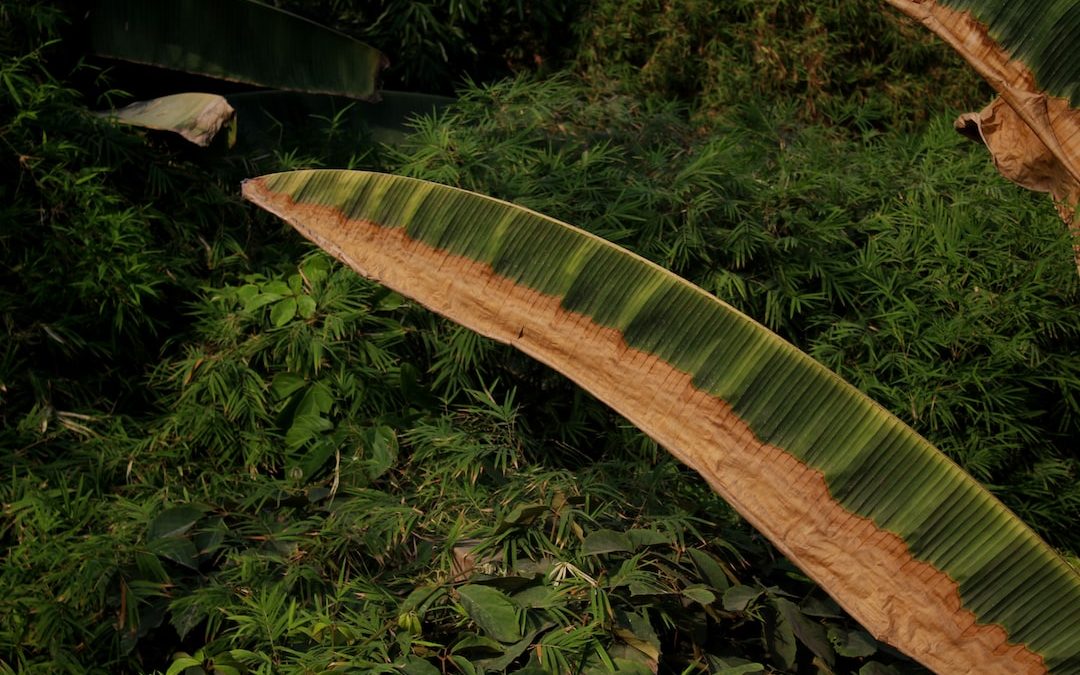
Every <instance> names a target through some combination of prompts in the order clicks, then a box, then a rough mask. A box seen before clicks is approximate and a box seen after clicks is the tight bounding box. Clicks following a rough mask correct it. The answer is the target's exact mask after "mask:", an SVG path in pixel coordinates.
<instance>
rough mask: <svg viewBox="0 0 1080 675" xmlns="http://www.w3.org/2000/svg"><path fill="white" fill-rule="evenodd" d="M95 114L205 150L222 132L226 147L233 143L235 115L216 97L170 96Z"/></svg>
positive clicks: (226, 103) (199, 95)
mask: <svg viewBox="0 0 1080 675" xmlns="http://www.w3.org/2000/svg"><path fill="white" fill-rule="evenodd" d="M98 114H99V115H101V116H103V117H107V118H109V119H113V120H116V121H117V122H120V123H123V124H130V125H132V126H136V127H142V128H144V129H157V130H160V131H172V132H174V133H177V134H180V135H181V136H183V137H184V138H186V139H187V140H189V141H191V142H192V143H194V144H195V145H199V146H202V147H204V148H205V147H206V146H208V145H210V142H211V141H213V140H214V137H215V136H217V134H218V132H219V131H221V129H222V128H225V129H227V130H228V145H229V147H232V146H233V145H234V144H235V143H236V111H235V110H233V107H232V106H231V105H229V102H228V101H226V100H225V98H224V97H222V96H218V95H217V94H202V93H187V94H173V95H172V96H162V97H161V98H155V99H151V100H149V101H136V102H135V103H132V104H130V105H126V106H124V107H123V108H120V109H118V110H111V111H106V112H102V113H98Z"/></svg>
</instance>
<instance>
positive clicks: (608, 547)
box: [581, 530, 634, 555]
mask: <svg viewBox="0 0 1080 675" xmlns="http://www.w3.org/2000/svg"><path fill="white" fill-rule="evenodd" d="M633 550H634V542H632V541H630V537H628V536H626V534H625V533H623V532H616V531H615V530H597V531H596V532H590V533H589V534H588V535H586V536H585V542H584V543H583V544H582V545H581V552H582V553H583V554H584V555H601V554H603V553H614V552H616V551H627V552H633Z"/></svg>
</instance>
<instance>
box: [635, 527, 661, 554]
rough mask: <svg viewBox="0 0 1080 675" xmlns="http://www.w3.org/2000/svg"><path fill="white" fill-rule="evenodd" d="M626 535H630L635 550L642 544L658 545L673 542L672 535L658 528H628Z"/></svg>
mask: <svg viewBox="0 0 1080 675" xmlns="http://www.w3.org/2000/svg"><path fill="white" fill-rule="evenodd" d="M626 536H628V537H630V543H631V544H633V546H634V550H637V549H639V548H641V547H642V546H658V545H660V544H670V543H671V535H668V534H664V533H663V532H660V531H658V530H645V529H640V528H634V529H631V530H627V531H626Z"/></svg>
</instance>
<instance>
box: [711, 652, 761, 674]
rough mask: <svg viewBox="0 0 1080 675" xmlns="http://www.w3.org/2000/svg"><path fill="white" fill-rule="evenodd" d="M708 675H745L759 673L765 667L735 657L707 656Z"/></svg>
mask: <svg viewBox="0 0 1080 675" xmlns="http://www.w3.org/2000/svg"><path fill="white" fill-rule="evenodd" d="M708 660H709V675H745V674H746V673H760V672H762V671H764V670H765V666H763V665H761V664H760V663H752V662H750V661H747V660H746V659H740V658H737V657H724V658H720V657H716V656H709V657H708Z"/></svg>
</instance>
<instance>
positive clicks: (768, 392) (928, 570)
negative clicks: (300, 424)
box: [243, 170, 1080, 673]
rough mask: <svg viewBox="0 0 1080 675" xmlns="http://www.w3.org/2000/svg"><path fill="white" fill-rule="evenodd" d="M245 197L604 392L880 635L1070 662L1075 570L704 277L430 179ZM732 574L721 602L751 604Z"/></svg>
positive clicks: (286, 184) (1079, 606) (343, 180)
mask: <svg viewBox="0 0 1080 675" xmlns="http://www.w3.org/2000/svg"><path fill="white" fill-rule="evenodd" d="M243 190H244V194H245V196H246V197H247V198H248V199H250V200H252V201H254V202H256V203H257V204H259V205H261V206H263V207H264V208H267V209H269V210H270V211H272V212H274V213H277V214H279V215H281V216H282V217H284V218H286V220H288V221H289V222H290V223H291V224H293V226H295V227H296V228H297V229H298V230H299V231H300V232H301V233H303V234H304V235H305V236H307V237H309V238H310V239H312V240H313V241H315V242H316V243H318V244H319V245H320V246H322V247H323V248H324V249H325V250H327V251H329V252H330V253H332V254H334V255H335V256H337V257H338V258H339V259H341V260H342V261H344V262H347V263H348V264H349V265H351V266H352V267H353V268H354V269H356V270H357V271H359V272H361V273H363V274H366V275H368V276H370V277H372V278H375V279H377V280H379V281H380V282H381V283H383V284H384V285H385V286H387V287H389V288H391V289H393V290H395V291H397V292H399V293H401V294H402V295H405V296H406V297H410V298H413V299H416V300H417V301H418V302H420V303H421V304H423V305H425V306H427V307H429V308H431V309H433V310H435V311H437V312H439V313H441V314H443V315H445V316H448V317H449V318H451V319H453V320H455V321H457V322H459V323H462V324H463V325H465V326H467V327H470V328H472V329H473V330H476V331H478V332H480V333H482V334H484V335H487V336H489V337H492V338H494V339H496V340H499V341H502V342H506V343H508V344H511V345H514V346H516V347H518V348H519V349H521V350H522V351H524V352H525V353H527V354H530V355H532V356H534V357H536V358H538V359H539V360H541V361H542V362H544V363H547V364H549V365H551V366H553V367H555V368H557V369H558V370H560V371H561V372H563V373H564V374H565V375H567V376H568V377H570V378H571V379H572V380H574V381H575V382H577V383H578V384H580V385H581V386H583V387H584V388H585V389H586V390H588V391H589V392H591V393H593V394H594V395H596V396H597V397H598V398H600V399H601V400H603V401H605V402H607V403H608V404H609V405H611V406H612V407H613V408H614V409H615V410H616V411H618V412H619V413H621V414H622V415H624V416H626V417H627V418H628V419H629V420H630V421H631V422H633V423H634V424H636V425H638V426H639V427H640V428H642V429H643V430H644V431H646V432H647V433H648V434H649V435H650V436H652V437H653V439H655V440H656V441H657V442H658V443H659V444H660V445H662V446H663V447H665V448H667V449H668V450H670V451H671V452H672V453H673V454H674V455H675V456H676V457H677V458H679V459H680V460H681V461H683V462H684V463H686V464H687V465H689V466H690V467H692V468H693V469H695V470H696V471H698V472H699V473H700V474H701V475H702V476H703V477H704V478H705V480H706V481H707V482H708V483H709V485H710V486H711V487H712V488H713V489H714V490H716V491H717V492H718V493H719V494H721V495H722V496H724V497H725V498H726V499H728V500H729V501H730V502H731V503H732V505H733V506H734V507H735V508H736V509H737V510H738V511H740V512H741V513H742V514H743V515H744V516H745V517H746V518H747V519H748V520H749V521H750V522H751V523H753V524H754V525H755V526H756V527H757V528H759V529H760V530H761V531H762V532H763V533H764V534H765V535H767V536H768V537H769V538H770V539H772V540H773V541H774V542H775V543H776V544H777V545H778V547H779V548H780V549H781V550H782V551H783V552H784V553H785V554H786V555H788V556H789V557H790V559H791V560H792V561H793V562H794V563H795V564H797V565H798V566H800V567H801V568H802V569H803V571H804V572H805V573H806V574H807V575H808V576H809V577H811V578H812V579H814V580H815V581H817V582H818V583H820V584H821V585H822V586H823V587H824V588H825V589H826V590H827V591H828V592H829V593H830V594H831V595H832V596H833V597H834V598H836V599H837V600H838V601H839V602H840V604H841V605H843V606H844V608H845V609H847V610H848V611H849V612H851V613H852V614H853V615H854V616H855V617H856V618H857V619H858V620H860V621H861V622H863V624H864V626H866V628H867V629H868V630H869V632H871V633H872V634H874V635H875V636H877V637H878V638H879V639H882V640H884V641H886V642H890V643H891V644H894V645H896V646H897V647H899V648H901V649H903V650H905V651H907V652H908V653H909V654H910V655H911V656H913V657H915V658H917V659H919V660H920V661H922V662H923V663H925V664H926V665H928V666H930V667H931V668H935V669H937V670H939V671H947V672H954V671H955V672H980V673H991V672H1009V673H1011V672H1015V671H1016V670H1017V668H1018V664H1024V665H1023V668H1029V669H1030V670H1032V672H1039V671H1038V669H1039V668H1042V667H1044V666H1049V668H1050V669H1051V670H1053V669H1066V670H1067V669H1068V668H1070V667H1071V664H1076V663H1080V575H1078V574H1077V572H1076V571H1075V570H1073V569H1072V568H1070V567H1069V566H1068V565H1067V564H1066V563H1065V562H1064V561H1063V560H1062V559H1061V558H1060V557H1059V556H1058V555H1057V554H1056V553H1055V552H1054V551H1053V550H1052V549H1051V548H1050V547H1048V546H1047V545H1046V544H1045V543H1044V542H1042V541H1041V540H1040V539H1039V538H1038V536H1037V535H1035V533H1034V532H1032V531H1031V530H1030V529H1029V528H1027V527H1026V526H1025V525H1024V524H1023V523H1021V522H1020V521H1019V520H1018V519H1017V518H1016V517H1015V516H1014V515H1013V514H1012V513H1011V512H1009V511H1008V509H1006V508H1005V507H1004V506H1003V505H1002V504H1001V503H1000V502H999V501H998V500H997V499H995V498H994V497H993V496H992V495H991V494H990V493H989V492H987V491H986V490H985V489H984V488H982V487H981V486H980V485H979V484H978V483H977V482H976V481H975V480H974V479H972V478H971V477H970V476H968V475H966V474H965V473H964V472H963V471H962V470H961V469H960V468H959V467H958V466H956V465H955V464H954V463H953V462H951V461H950V460H949V459H947V458H946V457H945V456H944V455H942V454H941V453H940V452H939V451H937V450H936V449H935V448H934V447H933V446H931V445H930V444H929V443H928V442H927V441H926V440H925V439H923V438H922V437H920V436H919V435H918V434H917V433H915V432H914V431H913V430H912V429H911V428H910V427H908V426H906V425H905V424H904V423H903V422H901V421H900V420H899V419H897V418H896V417H895V416H893V415H892V414H890V413H889V412H887V411H886V410H884V409H883V408H881V406H879V405H877V404H876V403H874V402H873V401H871V400H870V399H868V398H867V397H866V396H865V395H863V394H862V393H860V392H859V391H858V390H856V389H855V388H854V387H852V386H850V385H848V384H847V383H845V382H843V381H842V380H841V379H840V378H838V377H837V376H836V375H835V374H833V373H831V372H829V371H828V370H827V369H825V368H824V367H823V366H821V365H820V364H818V363H817V362H815V361H814V360H813V359H811V358H810V357H808V356H807V355H805V354H803V353H802V352H800V351H799V350H797V349H796V348H795V347H793V346H792V345H790V344H788V343H787V342H785V341H783V340H782V339H780V338H779V337H778V336H776V335H775V334H773V333H771V332H770V331H768V330H766V329H765V328H763V327H762V326H761V325H759V324H757V323H755V322H754V321H752V320H751V319H749V318H748V317H746V316H744V315H742V314H741V313H739V312H737V311H736V310H734V309H733V308H731V307H730V306H728V305H726V304H724V303H723V302H721V301H719V300H717V299H716V298H715V297H713V296H711V295H709V294H708V293H706V292H704V291H703V290H701V289H700V288H697V287H695V286H693V285H692V284H690V283H688V282H687V281H685V280H683V279H680V278H679V277H677V276H675V275H674V274H672V273H671V272H669V271H667V270H664V269H662V268H660V267H658V266H657V265H654V264H652V263H650V262H648V261H645V260H643V259H642V258H640V257H638V256H635V255H633V254H631V253H629V252H627V251H625V250H623V249H620V248H619V247H617V246H615V245H613V244H611V243H609V242H605V241H603V240H602V239H599V238H597V237H595V236H593V235H590V234H588V233H585V232H582V231H580V230H577V229H576V228H573V227H571V226H569V225H567V224H565V223H560V222H558V221H556V220H554V219H551V218H548V217H546V216H543V215H541V214H539V213H536V212H533V211H530V210H528V209H523V208H520V207H516V206H514V205H512V204H508V203H506V202H502V201H499V200H496V199H491V198H489V197H484V196H482V195H477V194H474V193H470V192H467V191H464V190H459V189H455V188H450V187H446V186H441V185H436V184H433V183H427V182H424V181H417V180H414V179H409V178H403V177H398V176H388V175H385V174H376V173H369V172H358V171H335V170H314V171H298V172H290V173H281V174H274V175H270V176H264V177H261V178H258V179H254V180H249V181H247V182H246V183H245V185H244V188H243ZM448 289H450V291H448ZM739 588H740V587H734V588H730V589H728V590H727V591H725V603H724V604H725V606H726V607H745V606H746V604H747V603H748V602H749V601H750V600H751V599H752V598H753V596H747V595H746V594H744V595H743V597H741V598H740V597H739V595H740V593H744V591H743V590H741V589H740V590H736V589H739ZM630 589H631V594H634V593H635V592H639V593H640V592H645V593H648V592H649V589H648V588H647V587H645V586H644V585H643V584H641V583H640V582H635V583H632V584H630ZM753 593H754V594H755V595H756V594H757V592H756V591H754V592H753ZM956 598H959V603H957V602H956V601H955V599H956ZM736 600H738V602H736ZM781 637H783V636H781ZM930 645H932V646H933V647H932V648H931V647H930Z"/></svg>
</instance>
